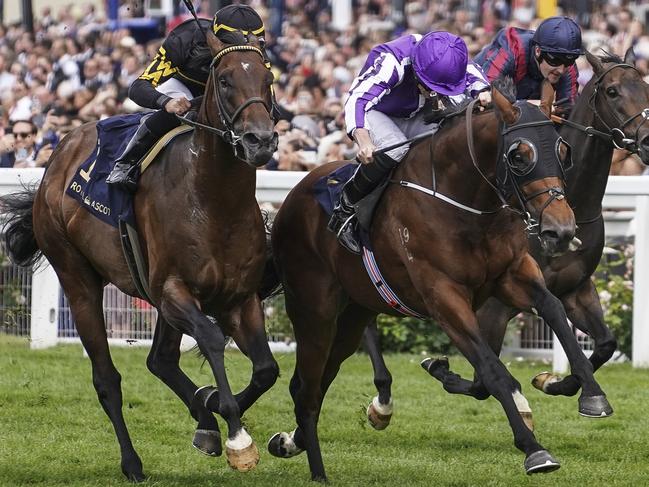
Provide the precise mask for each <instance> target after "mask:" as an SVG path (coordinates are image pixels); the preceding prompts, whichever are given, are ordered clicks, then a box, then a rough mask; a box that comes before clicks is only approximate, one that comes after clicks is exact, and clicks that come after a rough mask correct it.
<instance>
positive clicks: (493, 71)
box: [475, 17, 583, 116]
mask: <svg viewBox="0 0 649 487" xmlns="http://www.w3.org/2000/svg"><path fill="white" fill-rule="evenodd" d="M581 54H583V49H582V44H581V29H580V28H579V26H578V25H577V23H576V22H575V21H574V20H572V19H571V18H569V17H549V18H547V19H545V20H544V21H543V22H541V24H539V26H538V28H537V29H536V31H533V30H525V29H519V28H516V27H506V28H504V29H502V30H501V31H500V32H498V34H496V37H495V38H494V40H493V41H492V42H491V44H489V45H487V46H485V47H484V49H482V51H480V53H479V54H478V55H477V56H476V57H475V62H477V63H478V64H480V66H482V69H483V70H484V72H485V74H486V75H487V77H488V78H489V81H493V80H494V79H497V78H500V77H503V76H510V77H511V78H512V79H513V80H514V84H515V85H516V93H517V98H518V99H519V100H538V99H540V97H541V85H542V83H543V80H545V79H547V80H548V81H549V82H550V83H551V84H552V85H553V86H554V88H555V90H556V97H555V99H556V100H557V107H556V110H555V113H557V114H560V115H562V116H567V115H568V114H569V113H570V110H571V109H572V106H573V105H574V103H575V100H576V98H577V89H578V87H579V85H578V83H577V76H578V74H579V73H578V71H577V66H575V61H576V60H577V58H578V57H579V56H580V55H581Z"/></svg>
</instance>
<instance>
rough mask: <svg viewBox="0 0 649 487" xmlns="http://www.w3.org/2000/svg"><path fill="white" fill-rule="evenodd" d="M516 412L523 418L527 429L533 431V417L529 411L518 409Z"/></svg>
mask: <svg viewBox="0 0 649 487" xmlns="http://www.w3.org/2000/svg"><path fill="white" fill-rule="evenodd" d="M518 414H520V415H521V418H523V423H525V426H527V429H528V430H530V431H531V432H534V418H533V417H532V412H531V411H519V412H518Z"/></svg>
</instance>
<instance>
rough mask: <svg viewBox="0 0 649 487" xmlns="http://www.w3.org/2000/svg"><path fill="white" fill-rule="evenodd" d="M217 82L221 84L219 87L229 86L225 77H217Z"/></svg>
mask: <svg viewBox="0 0 649 487" xmlns="http://www.w3.org/2000/svg"><path fill="white" fill-rule="evenodd" d="M219 84H220V85H221V88H223V89H226V88H229V87H230V83H228V80H227V79H225V78H219Z"/></svg>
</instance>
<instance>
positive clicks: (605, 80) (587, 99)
mask: <svg viewBox="0 0 649 487" xmlns="http://www.w3.org/2000/svg"><path fill="white" fill-rule="evenodd" d="M586 57H587V59H588V61H589V63H590V64H591V66H592V67H593V77H592V78H591V80H590V81H589V83H588V84H587V85H586V86H585V87H584V90H583V92H582V93H581V95H580V97H579V99H578V100H577V103H576V105H575V107H574V109H573V111H572V113H571V116H570V118H569V119H568V120H563V119H555V120H557V121H558V122H560V123H561V124H562V127H561V135H562V136H563V137H564V138H565V139H566V141H567V142H568V143H569V144H570V145H571V146H573V147H579V149H580V150H578V151H575V153H574V154H573V163H574V166H573V167H572V168H571V169H570V170H568V171H567V173H566V174H567V184H566V194H567V197H568V201H569V202H570V204H571V206H572V207H573V210H574V213H575V217H576V220H577V239H578V240H579V241H580V242H581V244H580V245H579V248H577V249H575V250H570V251H569V252H567V253H565V254H563V255H561V256H548V255H546V254H544V253H543V252H542V251H541V249H540V248H539V246H538V243H537V241H536V240H535V239H530V246H531V252H532V255H533V256H534V258H535V259H536V261H537V262H538V263H539V265H540V266H541V269H542V271H543V275H544V278H545V282H546V284H547V286H548V288H549V289H550V291H551V292H552V293H553V294H555V295H556V296H557V297H558V298H559V299H560V300H561V302H562V303H563V305H564V307H565V310H566V313H567V315H568V318H569V319H570V321H571V322H572V324H573V325H574V326H575V327H576V328H578V329H579V330H581V331H583V332H584V333H586V334H588V335H589V336H591V337H592V338H593V340H594V342H595V347H594V350H593V353H592V355H591V356H590V358H589V360H590V362H591V363H592V366H593V370H594V371H595V370H597V369H599V368H600V367H601V366H602V365H603V364H605V363H606V362H607V361H608V360H609V359H610V358H611V356H612V355H613V353H614V352H615V350H616V347H617V342H616V340H615V337H614V336H613V334H612V333H611V331H610V330H609V328H608V327H607V326H606V323H605V322H604V316H603V312H602V306H601V303H600V300H599V295H598V293H597V290H596V289H595V286H594V284H593V280H592V275H593V273H594V272H595V269H596V268H597V265H598V264H599V262H600V260H601V257H602V251H603V248H604V220H603V218H602V199H603V198H604V191H605V189H606V182H607V179H608V175H609V171H610V165H611V157H612V154H613V149H614V148H615V147H617V148H621V149H625V150H628V151H629V152H632V153H636V154H638V155H639V156H640V159H641V160H642V162H643V163H644V164H647V165H649V123H648V122H647V120H648V119H649V85H647V83H645V81H644V80H643V77H642V75H641V74H640V72H639V71H638V70H637V69H636V68H635V67H634V65H635V56H634V53H633V49H632V48H630V49H629V50H628V51H627V52H626V54H625V57H624V60H622V59H620V58H618V57H616V56H610V55H607V56H605V57H602V58H601V59H600V58H598V57H597V56H594V55H592V54H591V53H589V52H587V53H586ZM519 312H520V309H517V308H512V307H509V306H507V305H505V304H503V303H502V302H500V301H499V300H497V299H495V298H490V299H489V300H487V302H486V303H485V304H484V305H483V307H482V308H481V309H480V310H479V312H478V320H479V322H480V328H481V330H482V331H483V335H484V337H485V339H486V340H487V341H488V343H489V344H490V346H491V347H492V349H493V350H494V352H495V353H500V350H501V347H502V343H503V339H504V336H505V331H506V327H507V323H508V322H509V320H510V319H511V318H513V317H514V316H516V315H517V314H518V313H519ZM365 342H366V349H367V351H368V353H369V355H370V358H371V360H372V366H373V369H374V383H375V385H376V387H377V390H378V397H377V399H375V401H373V403H372V404H370V406H369V408H368V418H369V421H370V424H372V425H373V426H374V427H375V428H377V429H384V428H385V427H387V425H388V423H389V421H390V416H391V412H392V411H391V409H388V410H387V411H386V405H389V404H391V383H392V378H391V375H390V372H389V370H388V369H387V367H386V366H385V362H384V361H383V357H382V356H381V351H380V346H379V344H378V335H377V330H376V323H372V324H371V325H370V326H368V328H367V331H366V334H365ZM423 365H424V367H425V368H426V369H427V370H428V371H429V372H430V373H431V375H433V376H434V377H436V378H438V379H439V380H440V381H441V382H442V383H443V384H444V388H445V389H446V390H447V391H449V392H451V393H461V394H468V395H472V394H471V391H472V382H471V381H468V380H465V379H462V378H460V377H459V376H457V375H456V374H454V373H453V372H451V371H449V370H448V362H447V361H446V360H444V359H443V360H435V361H425V362H424V363H423ZM532 383H533V385H534V386H535V387H536V388H538V389H540V390H542V391H544V392H545V393H547V394H551V395H565V396H572V395H574V394H576V393H577V392H578V390H579V381H578V380H577V378H576V377H574V376H572V375H570V376H567V377H565V378H564V379H561V378H560V377H558V376H556V375H554V374H551V373H549V372H542V373H540V374H538V375H537V376H536V377H535V378H534V380H533V381H532ZM381 408H383V409H381ZM381 410H383V412H384V414H380V412H379V411H381Z"/></svg>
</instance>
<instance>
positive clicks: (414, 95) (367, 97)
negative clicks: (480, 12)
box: [345, 34, 489, 136]
mask: <svg viewBox="0 0 649 487" xmlns="http://www.w3.org/2000/svg"><path fill="white" fill-rule="evenodd" d="M421 37H422V36H421V35H420V34H412V35H407V36H403V37H400V38H398V39H395V40H393V41H390V42H386V43H385V44H379V45H378V46H376V47H374V48H373V49H372V50H371V51H370V54H369V56H368V57H367V61H365V65H364V66H363V69H361V73H360V75H359V76H358V77H357V78H356V79H355V80H354V82H353V83H352V86H351V88H350V90H349V98H347V101H346V102H345V124H346V126H347V133H348V134H349V135H350V136H351V135H352V133H353V132H354V130H355V129H357V128H363V127H365V113H367V112H368V111H369V110H378V111H380V112H382V113H385V114H386V115H388V116H390V117H396V118H410V117H412V116H414V115H415V114H417V113H418V112H419V111H420V110H421V108H422V107H423V106H424V102H425V99H424V97H423V96H422V95H421V93H420V92H419V89H418V88H417V80H416V79H415V75H414V71H413V67H412V62H411V55H412V52H413V50H414V48H415V45H416V44H417V42H418V41H419V39H421ZM488 87H489V82H488V81H487V77H486V76H485V75H484V73H483V72H482V69H481V68H480V67H479V66H478V65H477V64H475V63H473V61H469V63H468V65H467V79H466V91H465V92H464V94H463V95H457V96H455V97H449V99H450V100H451V102H455V103H458V102H459V101H460V100H461V98H464V97H466V96H471V97H475V96H476V95H477V94H478V93H479V92H481V91H483V90H484V89H486V88H488Z"/></svg>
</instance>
